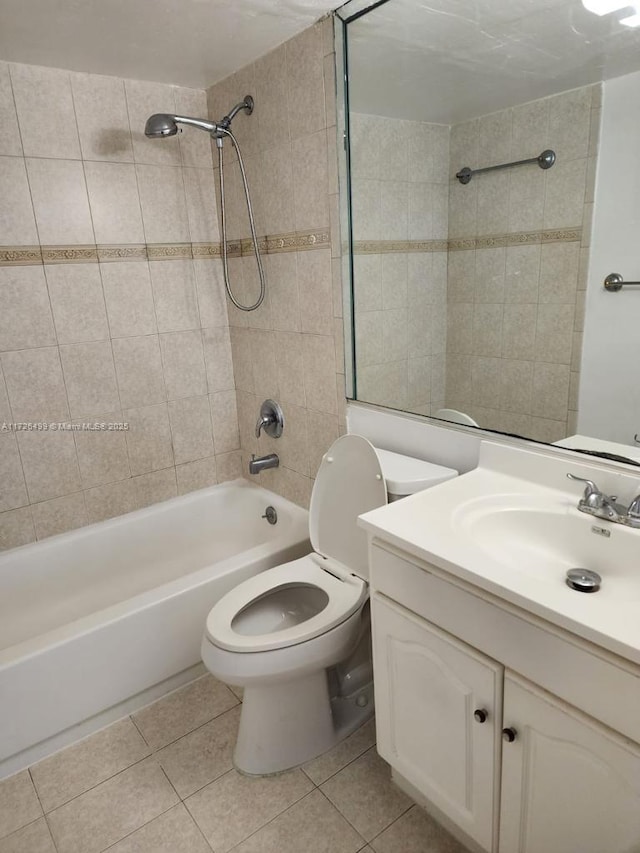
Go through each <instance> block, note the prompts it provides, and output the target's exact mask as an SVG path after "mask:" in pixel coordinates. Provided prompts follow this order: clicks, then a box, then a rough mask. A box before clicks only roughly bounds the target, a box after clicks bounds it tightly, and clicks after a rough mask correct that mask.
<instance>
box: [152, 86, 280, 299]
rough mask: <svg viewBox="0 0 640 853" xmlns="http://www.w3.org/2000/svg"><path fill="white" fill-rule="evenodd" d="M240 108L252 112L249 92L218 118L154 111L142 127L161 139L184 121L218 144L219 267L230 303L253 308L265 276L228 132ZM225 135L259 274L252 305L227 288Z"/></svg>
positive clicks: (262, 292)
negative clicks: (223, 148)
mask: <svg viewBox="0 0 640 853" xmlns="http://www.w3.org/2000/svg"><path fill="white" fill-rule="evenodd" d="M241 110H244V111H245V112H246V114H247V115H251V113H252V112H253V98H252V97H251V95H245V97H244V99H243V100H242V101H241V102H240V103H239V104H236V105H235V106H234V107H233V108H232V109H231V110H229V112H228V114H227V115H226V116H224V118H222V119H221V120H220V121H219V122H215V121H209V120H208V119H204V118H192V117H190V116H178V115H171V114H170V113H154V115H152V116H149V118H148V119H147V122H146V124H145V127H144V133H145V136H148V137H149V138H150V139H165V138H166V137H169V136H175V135H176V134H177V133H178V130H179V128H178V125H179V124H186V125H187V126H188V127H196V128H198V130H205V131H206V132H207V133H208V134H209V135H210V136H211V138H212V139H215V140H216V145H217V148H218V162H219V167H220V168H219V181H220V213H221V216H220V219H221V222H220V224H221V226H222V268H223V272H224V284H225V288H226V290H227V293H228V294H229V299H230V300H231V301H232V302H233V304H234V305H235V306H236V308H238V309H239V310H240V311H255V310H256V308H259V307H260V306H261V305H262V302H263V301H264V296H265V279H264V270H263V268H262V259H261V257H260V249H259V247H258V238H257V236H256V227H255V222H254V218H253V209H252V207H251V199H250V197H249V185H248V183H247V175H246V171H245V167H244V162H243V160H242V153H241V152H240V146H239V145H238V142H237V140H236V138H235V136H234V135H233V133H232V132H231V122H232V121H233V119H234V118H235V117H236V116H237V114H238V113H239V112H240V111H241ZM226 136H228V137H229V139H230V140H231V142H232V144H233V147H234V148H235V149H236V153H237V155H238V165H239V167H240V173H241V175H242V182H243V185H244V194H245V198H246V201H247V211H248V213H249V225H250V228H251V239H252V240H253V250H254V252H255V256H256V263H257V265H258V275H259V277H260V296H259V297H258V299H257V301H256V302H254V304H253V305H242V304H241V303H240V302H238V300H237V299H236V298H235V296H234V295H233V293H232V292H231V285H230V283H229V265H228V260H227V254H228V251H227V228H226V211H225V198H224V167H223V157H222V142H223V140H224V138H225V137H226Z"/></svg>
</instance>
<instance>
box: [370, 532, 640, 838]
mask: <svg viewBox="0 0 640 853" xmlns="http://www.w3.org/2000/svg"><path fill="white" fill-rule="evenodd" d="M487 608H493V609H487ZM512 610H513V608H512ZM500 614H503V616H504V615H505V614H506V615H508V616H509V617H510V618H514V614H513V613H510V614H508V613H507V611H506V610H505V611H502V609H501V608H500V607H499V606H496V602H495V601H493V602H491V601H488V599H487V596H481V597H477V598H476V597H475V595H474V594H473V591H471V590H469V589H465V588H464V584H463V585H462V586H460V585H456V584H452V583H449V582H448V580H447V578H446V576H445V575H444V573H440V572H439V570H436V569H433V567H430V566H427V565H421V566H418V565H416V564H415V563H414V562H413V559H412V560H405V559H403V558H402V557H401V556H400V555H398V554H397V553H394V551H393V550H386V549H385V547H382V546H375V547H373V548H372V628H373V651H374V679H375V698H376V720H377V723H376V725H377V734H378V749H379V752H380V754H381V755H382V756H383V758H385V759H386V760H387V761H388V762H389V763H390V764H391V766H392V768H393V769H394V771H395V773H396V774H398V775H399V776H400V777H402V779H404V780H405V781H406V782H408V783H409V784H410V785H411V786H412V787H413V788H414V789H415V790H416V791H417V792H418V794H420V795H421V796H422V797H423V798H424V799H425V801H426V804H427V806H428V807H429V805H430V806H432V807H434V811H435V813H436V816H443V817H444V818H445V819H446V820H447V821H448V822H449V824H450V827H453V828H455V829H456V830H459V834H460V837H461V838H462V839H464V840H467V841H468V842H470V843H472V844H474V845H476V847H477V849H480V850H485V851H491V853H550V851H553V853H577V851H580V853H632V851H633V853H635V852H636V851H639V853H640V746H638V744H637V743H636V742H634V741H636V740H637V738H634V739H633V740H632V739H630V738H629V737H624V736H623V735H622V734H620V733H619V732H616V731H613V730H612V728H611V727H610V726H609V725H604V724H602V722H599V721H597V720H596V719H594V718H593V716H592V715H590V716H588V715H586V714H584V713H582V711H580V710H578V709H577V708H576V707H575V703H576V700H577V699H579V698H580V697H581V696H582V695H583V694H582V693H581V692H580V691H581V689H584V685H582V680H583V678H582V677H583V670H584V669H585V667H587V663H586V662H582V659H581V658H579V657H575V654H576V649H575V648H574V644H573V643H572V642H571V641H570V640H567V638H565V637H561V636H559V635H558V634H557V633H556V634H553V633H550V636H551V639H552V641H553V642H552V644H551V645H550V646H547V647H544V648H543V649H542V655H541V654H540V650H539V649H536V641H539V642H542V638H543V637H544V636H546V632H545V631H544V630H542V633H541V634H540V636H539V637H538V635H537V634H536V633H535V631H540V630H541V628H540V626H539V625H531V624H529V623H527V622H526V620H520V621H522V625H523V626H524V627H523V629H522V630H523V633H521V634H518V622H512V621H509V620H506V621H505V620H504V619H502V618H501V616H500ZM515 618H516V619H518V617H517V616H516V617H515ZM525 628H527V630H529V629H534V628H535V631H534V632H533V633H531V631H530V630H529V633H527V630H525ZM563 644H566V646H567V648H565V645H563ZM554 652H555V653H554ZM549 655H552V656H551V657H549ZM563 655H574V657H575V660H576V661H577V662H578V663H577V664H576V670H577V672H576V670H574V671H572V670H566V669H565V671H564V679H565V682H566V686H565V687H564V688H563V689H564V690H565V695H564V698H567V699H569V702H567V701H563V699H561V698H558V697H557V696H554V695H552V693H551V692H549V687H550V686H553V685H554V684H555V683H556V682H555V681H554V678H557V673H554V669H556V668H557V666H558V664H557V660H558V659H559V660H560V661H561V664H562V661H563ZM545 656H546V664H547V665H546V667H545V666H544V658H545ZM570 659H574V658H570ZM593 659H594V671H593V674H595V675H596V679H595V680H592V681H590V682H589V683H588V685H587V687H588V689H589V690H590V691H591V692H594V691H602V690H604V691H607V690H608V689H609V688H610V687H611V686H612V685H615V684H616V683H617V682H616V679H618V681H619V682H620V683H621V685H622V686H623V691H622V692H623V693H624V690H626V691H627V692H626V696H625V698H627V697H629V696H632V695H633V696H635V698H636V702H635V704H633V705H631V706H629V707H628V708H627V709H626V713H627V714H628V715H629V717H630V719H631V723H630V725H631V726H634V725H635V723H634V722H633V718H637V717H638V709H639V708H640V704H638V701H637V700H638V699H640V679H638V674H637V673H635V676H634V673H631V672H626V671H624V670H623V671H622V676H621V675H620V674H619V673H616V672H613V671H612V672H611V673H608V670H606V669H605V670H602V671H601V670H599V669H598V667H599V666H601V665H602V664H603V661H602V658H598V656H597V655H594V656H593ZM541 661H542V663H541ZM585 671H586V672H587V675H588V667H587V669H586V670H585ZM545 673H548V678H549V683H546V682H545V678H546V676H545ZM603 673H604V675H603V678H602V679H601V680H600V681H599V680H598V679H597V676H598V675H599V674H603ZM623 676H625V677H629V676H631V681H630V682H629V683H627V681H625V680H624V678H623ZM532 678H537V681H538V683H537V684H536V683H534V682H533V681H532ZM607 679H609V680H607ZM620 679H622V680H620ZM540 682H542V683H540ZM557 683H558V684H559V683H560V682H559V681H558V682H557ZM634 690H635V693H634ZM609 698H610V697H609ZM606 699H607V697H606V696H605V697H604V700H602V697H601V698H600V701H603V704H602V710H603V716H606V715H607V713H608V711H607V709H608V707H609V706H608V704H607V703H606ZM571 701H573V704H570V702H571ZM598 707H599V706H598V705H597V704H596V705H595V706H594V707H593V708H590V709H589V710H590V711H591V713H593V710H594V708H595V709H596V710H597V708H598ZM475 712H478V713H477V714H476V713H475ZM621 719H622V718H621ZM607 722H608V720H607Z"/></svg>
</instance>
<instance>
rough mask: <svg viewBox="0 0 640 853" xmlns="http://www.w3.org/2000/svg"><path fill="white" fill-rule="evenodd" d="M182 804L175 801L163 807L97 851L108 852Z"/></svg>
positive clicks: (100, 852)
mask: <svg viewBox="0 0 640 853" xmlns="http://www.w3.org/2000/svg"><path fill="white" fill-rule="evenodd" d="M179 805H182V802H181V801H180V802H178V803H174V804H173V805H172V806H169V808H168V809H163V810H162V811H161V812H158V814H157V815H154V816H153V817H152V818H151V819H150V820H146V821H145V822H144V823H141V824H140V826H137V827H136V828H135V829H132V830H131V832H127V834H126V835H123V836H122V838H118V840H117V841H114V842H113V843H111V844H109V846H108V847H101V848H100V850H96V851H95V853H106V851H107V850H111V849H113V848H114V847H115V846H116V844H120V842H121V841H124V840H125V838H130V837H131V836H132V835H133V834H134V833H135V832H137V831H138V830H139V829H144V827H145V826H149V824H150V823H153V821H154V820H157V819H158V818H159V817H162V815H165V814H166V813H167V812H170V811H171V809H175V807H176V806H179Z"/></svg>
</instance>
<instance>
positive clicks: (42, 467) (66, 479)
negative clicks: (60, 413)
mask: <svg viewBox="0 0 640 853" xmlns="http://www.w3.org/2000/svg"><path fill="white" fill-rule="evenodd" d="M18 446H19V448H20V456H21V457H22V466H23V469H24V477H25V480H26V483H27V489H28V491H29V498H30V499H31V502H32V503H36V502H38V501H46V500H49V499H51V498H57V497H60V496H61V495H68V494H71V493H72V492H77V491H79V490H80V471H79V470H78V458H77V456H76V446H75V443H74V440H73V433H72V432H70V431H68V430H64V431H61V432H58V431H56V432H51V431H50V432H21V433H20V434H19V435H18Z"/></svg>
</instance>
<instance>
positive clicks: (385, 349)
mask: <svg viewBox="0 0 640 853" xmlns="http://www.w3.org/2000/svg"><path fill="white" fill-rule="evenodd" d="M407 328H408V312H407V309H406V308H393V309H389V310H388V311H383V312H382V355H383V360H384V361H385V362H390V361H400V360H406V359H407V354H408V350H407Z"/></svg>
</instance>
